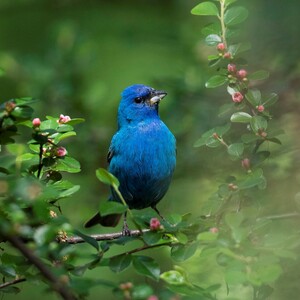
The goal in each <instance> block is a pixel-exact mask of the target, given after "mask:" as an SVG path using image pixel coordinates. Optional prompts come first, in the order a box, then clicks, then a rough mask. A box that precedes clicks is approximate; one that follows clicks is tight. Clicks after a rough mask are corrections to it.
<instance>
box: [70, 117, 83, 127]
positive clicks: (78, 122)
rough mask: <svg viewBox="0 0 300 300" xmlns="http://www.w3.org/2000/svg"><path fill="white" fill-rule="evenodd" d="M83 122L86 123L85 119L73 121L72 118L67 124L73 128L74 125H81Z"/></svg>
mask: <svg viewBox="0 0 300 300" xmlns="http://www.w3.org/2000/svg"><path fill="white" fill-rule="evenodd" d="M82 122H85V119H83V118H74V119H73V118H72V119H71V120H70V121H69V122H67V124H68V125H71V126H73V125H76V124H80V123H82Z"/></svg>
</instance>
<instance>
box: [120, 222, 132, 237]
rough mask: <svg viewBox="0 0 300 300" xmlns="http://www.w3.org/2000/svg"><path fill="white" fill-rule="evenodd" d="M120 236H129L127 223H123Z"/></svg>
mask: <svg viewBox="0 0 300 300" xmlns="http://www.w3.org/2000/svg"><path fill="white" fill-rule="evenodd" d="M122 236H131V231H130V229H129V227H128V225H127V223H124V224H123V229H122Z"/></svg>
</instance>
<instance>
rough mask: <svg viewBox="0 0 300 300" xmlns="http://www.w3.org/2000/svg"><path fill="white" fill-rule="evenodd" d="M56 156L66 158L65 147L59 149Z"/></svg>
mask: <svg viewBox="0 0 300 300" xmlns="http://www.w3.org/2000/svg"><path fill="white" fill-rule="evenodd" d="M55 154H56V156H57V157H64V156H66V155H67V150H66V148H64V147H58V148H57V149H56V153H55Z"/></svg>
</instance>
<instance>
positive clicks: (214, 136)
mask: <svg viewBox="0 0 300 300" xmlns="http://www.w3.org/2000/svg"><path fill="white" fill-rule="evenodd" d="M212 137H213V138H214V139H216V140H217V139H219V135H218V134H217V133H216V132H214V133H213V134H212Z"/></svg>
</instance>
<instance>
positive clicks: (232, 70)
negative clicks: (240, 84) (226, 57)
mask: <svg viewBox="0 0 300 300" xmlns="http://www.w3.org/2000/svg"><path fill="white" fill-rule="evenodd" d="M227 71H228V72H229V73H235V72H236V65H235V64H228V66H227Z"/></svg>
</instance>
